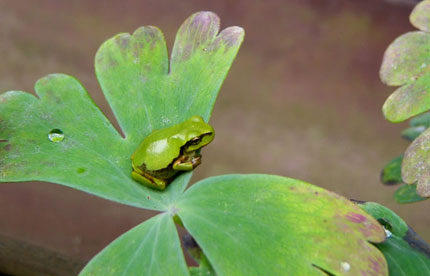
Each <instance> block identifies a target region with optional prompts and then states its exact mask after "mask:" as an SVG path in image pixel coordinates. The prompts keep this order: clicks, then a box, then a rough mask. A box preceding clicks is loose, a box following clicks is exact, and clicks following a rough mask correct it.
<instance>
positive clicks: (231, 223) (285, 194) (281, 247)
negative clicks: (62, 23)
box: [82, 175, 387, 275]
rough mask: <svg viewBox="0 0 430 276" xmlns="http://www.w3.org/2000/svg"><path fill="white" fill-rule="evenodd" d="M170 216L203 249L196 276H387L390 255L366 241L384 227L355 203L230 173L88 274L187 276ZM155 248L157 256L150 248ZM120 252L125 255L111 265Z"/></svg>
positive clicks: (126, 238) (140, 229) (147, 226)
mask: <svg viewBox="0 0 430 276" xmlns="http://www.w3.org/2000/svg"><path fill="white" fill-rule="evenodd" d="M169 215H170V216H176V215H177V216H178V217H179V218H180V221H181V224H183V225H184V227H185V228H186V229H187V230H188V231H189V233H190V234H191V235H192V237H194V239H195V240H196V241H197V244H198V245H199V248H194V249H192V250H191V252H190V253H191V254H192V255H193V257H195V259H197V260H198V261H199V263H200V264H201V266H200V267H199V268H190V273H191V275H201V274H202V273H208V272H209V273H212V272H211V271H212V269H211V267H213V268H214V270H215V271H216V273H217V275H322V274H321V270H320V269H323V270H324V271H329V272H330V273H332V274H333V275H344V274H345V273H346V272H349V273H351V275H356V274H357V275H359V274H362V273H365V274H371V275H386V272H387V267H386V263H385V260H384V258H383V256H382V255H381V253H380V252H379V251H378V250H376V248H375V247H374V246H372V245H371V244H369V243H368V242H367V241H370V242H376V243H377V242H382V241H383V240H384V238H385V234H384V231H383V228H382V227H380V226H379V224H378V222H377V221H376V220H374V219H373V218H372V217H371V216H369V215H367V214H366V213H365V212H364V211H362V210H361V209H360V208H358V207H357V206H356V205H355V204H353V203H351V202H350V201H349V200H347V199H345V198H343V197H340V196H338V195H336V194H334V193H331V192H328V191H325V190H323V189H321V188H318V187H315V186H312V185H310V184H307V183H304V182H301V181H299V180H295V179H290V178H285V177H279V176H270V175H225V176H219V177H212V178H207V179H205V180H203V181H201V182H198V183H196V184H195V185H193V186H192V187H191V188H190V189H188V190H186V191H185V193H184V194H182V196H181V197H180V198H178V200H177V201H176V202H172V203H171V205H170V207H169V211H168V212H167V213H165V214H163V215H160V216H158V217H156V218H153V219H151V220H150V221H147V222H144V223H142V224H141V225H140V226H137V227H136V228H134V229H132V230H130V231H129V232H127V233H126V234H124V235H122V236H121V237H119V238H118V239H117V240H115V241H114V242H112V244H111V245H109V246H108V247H106V248H105V249H104V250H103V251H102V252H101V253H100V254H98V255H97V256H96V257H95V258H94V259H93V260H92V261H91V262H90V263H89V264H88V267H86V268H85V270H84V271H83V272H82V275H118V274H123V275H126V274H128V275H134V274H138V273H139V272H141V271H144V272H145V273H144V274H145V275H154V274H150V273H149V272H150V271H149V270H147V269H149V268H150V269H160V272H161V271H162V270H161V269H168V268H165V266H167V267H168V266H173V267H175V268H177V269H178V273H180V272H181V271H182V267H183V258H182V257H179V256H178V255H177V251H178V246H179V243H178V239H177V237H176V238H174V237H173V236H172V235H174V234H173V233H172V231H173V230H172V227H173V224H172V220H171V219H169ZM158 232H161V233H159V234H157V233H158ZM157 235H158V236H157ZM154 249H156V251H155V255H154V256H152V259H151V256H148V255H147V251H150V252H152V250H154ZM193 250H194V251H193ZM201 250H202V251H201ZM188 251H190V250H188ZM196 251H197V252H196ZM193 252H194V253H193ZM203 252H204V255H200V254H203ZM116 255H121V256H122V255H124V256H125V257H124V258H121V259H119V260H118V262H116V261H114V262H113V261H110V260H112V258H113V256H116ZM196 255H197V257H196ZM130 256H136V257H130ZM163 256H165V257H163ZM202 258H203V260H204V262H202ZM206 258H207V259H206ZM137 260H139V261H137ZM207 260H208V261H209V262H207ZM140 262H142V263H140ZM107 264H109V265H107ZM156 265H157V266H158V268H155V267H154V266H156ZM95 272H99V274H97V273H95ZM130 273H131V274H130ZM133 273H134V274H133ZM155 275H180V274H167V273H166V274H162V273H160V274H155ZM206 275H207V274H206Z"/></svg>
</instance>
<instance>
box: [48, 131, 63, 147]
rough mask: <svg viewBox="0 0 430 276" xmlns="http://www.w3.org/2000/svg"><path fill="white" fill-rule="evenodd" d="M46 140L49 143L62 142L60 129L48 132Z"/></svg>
mask: <svg viewBox="0 0 430 276" xmlns="http://www.w3.org/2000/svg"><path fill="white" fill-rule="evenodd" d="M48 138H49V140H50V141H51V142H54V143H59V142H61V141H63V140H64V133H63V132H62V131H61V129H58V128H55V129H53V130H51V131H50V132H49V134H48Z"/></svg>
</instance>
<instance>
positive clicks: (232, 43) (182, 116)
mask: <svg viewBox="0 0 430 276" xmlns="http://www.w3.org/2000/svg"><path fill="white" fill-rule="evenodd" d="M218 30H219V18H218V17H217V16H216V15H215V14H213V13H211V12H199V13H196V14H194V15H192V16H191V17H189V18H188V19H187V20H186V21H185V22H184V23H183V24H182V26H181V27H180V29H179V31H178V34H177V36H176V41H175V45H174V47H173V51H172V57H171V61H170V67H169V62H168V56H167V48H166V43H165V40H164V38H163V35H162V33H161V31H160V30H159V29H157V28H156V27H152V26H147V27H141V28H139V29H137V30H136V31H135V32H134V34H133V35H129V34H119V35H116V36H114V37H113V38H111V39H109V40H107V41H106V42H105V43H104V44H103V45H102V46H101V47H100V49H99V51H98V52H97V55H96V74H97V77H98V80H99V82H100V84H101V87H102V90H103V92H104V94H105V95H106V98H107V100H108V102H109V104H110V106H111V107H112V110H113V113H114V114H115V116H116V118H117V120H118V123H119V125H120V127H121V130H122V131H123V133H124V135H125V137H121V135H120V134H119V133H118V132H117V131H116V130H115V129H114V127H113V126H112V124H111V123H110V122H109V121H108V120H107V119H106V117H105V116H104V114H103V113H102V112H101V111H100V110H99V108H98V107H97V106H96V105H95V104H94V102H93V101H92V99H91V98H90V97H89V95H88V93H87V92H86V90H85V88H84V87H82V85H81V84H80V83H79V81H77V80H76V79H75V78H73V77H71V76H67V75H63V74H53V75H49V76H47V77H45V78H42V79H41V80H39V81H38V82H37V84H36V87H35V90H36V94H37V96H38V97H35V96H33V95H31V94H29V93H25V92H21V91H10V92H7V93H4V94H2V95H0V114H1V117H0V140H1V141H2V143H0V181H1V182H18V181H33V180H39V181H47V182H53V183H58V184H62V185H66V186H69V187H72V188H75V189H79V190H82V191H85V192H88V193H91V194H94V195H97V196H100V197H103V198H106V199H110V200H113V201H117V202H120V203H123V204H127V205H132V206H136V207H140V208H146V209H154V210H165V209H166V208H167V207H166V206H167V205H168V204H169V202H170V201H171V200H173V198H175V197H176V196H178V195H179V194H180V193H181V192H182V191H183V190H184V189H185V187H186V185H187V184H188V181H189V179H190V177H191V174H190V173H187V174H182V175H181V176H180V177H178V178H176V179H175V180H174V182H173V183H172V184H171V185H170V186H169V187H168V188H167V189H166V190H165V191H163V192H159V191H155V190H152V189H150V188H147V187H145V186H143V185H141V184H139V183H137V182H135V181H134V180H132V179H131V176H130V173H131V161H130V156H131V154H132V153H133V151H134V150H135V148H136V147H137V145H138V144H139V143H140V142H141V141H142V140H143V138H144V137H145V136H146V135H148V134H149V133H150V132H151V131H152V130H154V129H158V128H163V127H167V126H170V125H174V124H177V123H179V122H182V121H184V120H186V119H188V118H189V117H191V116H192V115H201V116H202V117H203V118H204V119H205V120H206V121H208V120H209V117H210V114H211V110H212V108H213V105H214V103H215V99H216V97H217V94H218V91H219V89H220V86H221V84H222V82H223V80H224V78H225V77H226V74H227V72H228V70H229V68H230V66H231V64H232V62H233V60H234V57H235V55H236V53H237V51H238V49H239V46H240V44H241V42H242V40H243V30H242V29H241V28H239V27H230V28H227V29H225V30H224V31H222V32H221V33H219V34H218ZM58 136H60V137H61V138H62V139H58ZM49 137H50V138H51V140H50V139H49Z"/></svg>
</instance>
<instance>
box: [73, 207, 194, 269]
mask: <svg viewBox="0 0 430 276" xmlns="http://www.w3.org/2000/svg"><path fill="white" fill-rule="evenodd" d="M79 275H80V276H86V275H88V276H89V275H103V276H109V275H113V276H116V275H178V276H179V275H189V274H188V269H187V266H186V263H185V259H184V256H183V254H182V249H181V244H180V242H179V238H178V233H177V231H176V227H175V225H174V223H173V221H172V219H171V218H170V216H169V215H168V214H167V213H166V214H162V215H158V216H156V217H154V218H152V219H150V220H147V221H146V222H144V223H142V224H140V225H138V226H136V227H135V228H133V229H131V230H130V231H128V232H127V233H125V234H123V235H122V236H120V237H119V238H117V239H116V240H115V241H113V242H112V243H111V244H109V245H108V246H107V247H106V248H105V249H103V251H101V252H100V253H98V254H97V255H96V256H95V257H94V258H93V259H92V260H91V261H90V262H89V263H88V264H87V265H86V266H85V268H84V269H83V270H82V272H81V273H80V274H79Z"/></svg>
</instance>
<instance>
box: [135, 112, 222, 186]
mask: <svg viewBox="0 0 430 276" xmlns="http://www.w3.org/2000/svg"><path fill="white" fill-rule="evenodd" d="M214 136H215V131H214V129H213V128H212V126H210V125H209V124H207V123H205V121H203V119H202V117H200V116H192V117H191V118H190V119H188V120H186V121H185V122H183V123H180V124H177V125H174V126H171V127H168V128H164V129H159V130H155V131H153V132H152V133H151V134H149V135H148V136H147V137H146V138H145V139H144V140H143V141H142V143H141V144H140V145H139V147H137V149H136V151H135V152H134V153H133V155H132V156H131V165H132V167H133V171H132V172H131V176H132V178H133V179H134V180H136V181H138V182H140V183H142V184H143V185H146V186H148V187H151V188H155V189H158V190H164V189H165V188H166V186H167V184H169V182H170V181H171V180H172V179H173V178H174V177H175V175H177V174H178V173H179V172H181V171H191V170H193V169H194V168H195V167H197V166H198V165H200V163H201V155H200V149H201V148H202V147H204V146H206V145H207V144H209V143H210V142H212V140H213V139H214Z"/></svg>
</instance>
